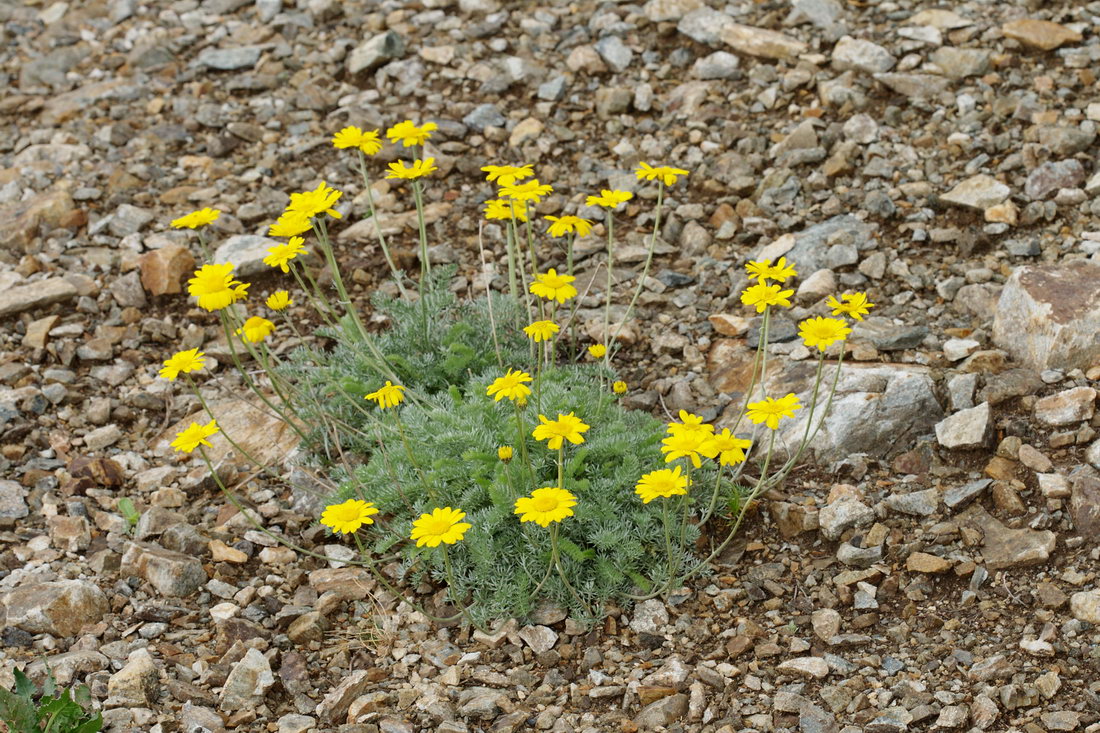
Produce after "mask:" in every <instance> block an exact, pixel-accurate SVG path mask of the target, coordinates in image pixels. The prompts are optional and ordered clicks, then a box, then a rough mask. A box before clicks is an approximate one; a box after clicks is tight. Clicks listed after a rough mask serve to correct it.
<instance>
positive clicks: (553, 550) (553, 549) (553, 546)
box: [550, 523, 592, 616]
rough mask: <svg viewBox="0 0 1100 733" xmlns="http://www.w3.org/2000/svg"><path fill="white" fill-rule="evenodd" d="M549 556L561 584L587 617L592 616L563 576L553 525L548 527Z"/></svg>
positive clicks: (586, 605)
mask: <svg viewBox="0 0 1100 733" xmlns="http://www.w3.org/2000/svg"><path fill="white" fill-rule="evenodd" d="M550 556H551V562H552V563H553V565H554V567H556V568H557V569H558V575H559V576H560V577H561V582H562V583H564V584H565V587H566V588H568V589H569V592H570V593H572V594H573V597H574V598H576V599H577V603H579V604H581V606H582V607H583V608H584V612H585V613H587V614H588V615H589V616H592V609H591V608H589V606H588V604H587V603H585V602H584V599H583V598H581V594H580V593H578V592H577V589H576V588H574V587H573V584H572V583H570V582H569V578H568V577H567V576H566V574H565V568H563V567H562V565H561V553H559V552H558V525H557V523H554V524H552V525H550Z"/></svg>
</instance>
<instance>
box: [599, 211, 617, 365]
mask: <svg viewBox="0 0 1100 733" xmlns="http://www.w3.org/2000/svg"><path fill="white" fill-rule="evenodd" d="M614 265H615V213H614V212H613V211H612V210H611V209H608V210H607V292H606V293H605V296H606V298H605V303H604V310H603V334H602V335H601V338H602V339H603V341H604V345H605V346H606V347H607V351H605V352H604V355H603V365H604V368H605V369H610V368H611V351H612V345H613V344H614V343H615V342H614V340H613V339H612V338H611V288H612V285H613V282H612V281H613V279H614V269H613V268H614Z"/></svg>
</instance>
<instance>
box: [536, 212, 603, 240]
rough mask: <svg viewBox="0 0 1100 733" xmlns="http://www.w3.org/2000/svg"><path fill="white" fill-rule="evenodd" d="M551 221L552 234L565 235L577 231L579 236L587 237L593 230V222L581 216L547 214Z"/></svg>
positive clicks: (556, 235) (553, 235)
mask: <svg viewBox="0 0 1100 733" xmlns="http://www.w3.org/2000/svg"><path fill="white" fill-rule="evenodd" d="M543 218H545V219H546V220H547V221H548V222H550V229H549V232H550V236H551V237H564V236H565V235H566V234H572V233H573V232H576V233H577V236H578V237H587V236H588V235H589V234H590V233H591V232H592V222H590V221H589V220H588V219H582V218H581V217H579V216H561V217H558V216H546V217H543Z"/></svg>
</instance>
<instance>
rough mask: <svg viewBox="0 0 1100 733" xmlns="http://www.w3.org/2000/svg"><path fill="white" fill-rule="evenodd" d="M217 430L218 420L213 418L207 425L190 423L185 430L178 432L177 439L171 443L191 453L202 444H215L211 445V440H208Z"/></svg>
mask: <svg viewBox="0 0 1100 733" xmlns="http://www.w3.org/2000/svg"><path fill="white" fill-rule="evenodd" d="M216 432H218V421H217V420H211V421H210V422H208V423H206V424H205V425H199V424H198V423H197V422H193V423H191V424H190V425H188V426H187V428H186V429H184V431H183V432H181V433H176V439H175V440H173V441H172V443H171V445H172V447H173V448H175V449H176V450H178V451H180V452H182V453H190V452H191V451H193V450H195V449H196V448H198V447H199V446H200V445H205V446H206V447H207V448H211V447H213V446H211V445H210V441H208V440H207V438H209V437H210V436H211V435H213V434H214V433H216Z"/></svg>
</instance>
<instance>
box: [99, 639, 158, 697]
mask: <svg viewBox="0 0 1100 733" xmlns="http://www.w3.org/2000/svg"><path fill="white" fill-rule="evenodd" d="M159 696H160V674H159V673H158V672H157V665H156V664H154V663H153V657H152V655H150V654H149V651H148V650H147V649H144V648H141V649H136V650H135V651H134V652H133V653H132V654H130V658H129V660H127V662H126V666H125V667H123V668H122V669H120V670H119V671H118V672H116V673H115V674H113V675H111V679H109V680H108V681H107V703H108V704H109V706H110V707H140V708H147V707H151V706H152V704H153V703H155V702H156V701H157V698H158V697H159Z"/></svg>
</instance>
